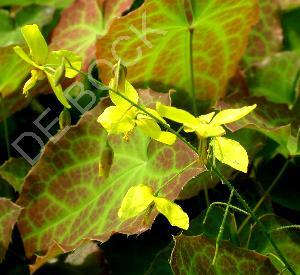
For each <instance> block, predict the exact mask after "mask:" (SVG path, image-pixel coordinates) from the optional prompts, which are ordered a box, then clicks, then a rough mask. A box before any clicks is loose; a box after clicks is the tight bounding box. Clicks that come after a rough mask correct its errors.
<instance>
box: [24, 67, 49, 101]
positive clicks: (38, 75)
mask: <svg viewBox="0 0 300 275" xmlns="http://www.w3.org/2000/svg"><path fill="white" fill-rule="evenodd" d="M44 78H45V74H44V73H43V72H42V71H37V70H32V71H31V77H30V78H29V79H28V80H27V81H26V83H25V84H24V87H23V94H25V96H27V95H28V91H29V90H30V89H32V88H33V87H34V86H35V84H36V82H37V81H38V80H42V79H44Z"/></svg>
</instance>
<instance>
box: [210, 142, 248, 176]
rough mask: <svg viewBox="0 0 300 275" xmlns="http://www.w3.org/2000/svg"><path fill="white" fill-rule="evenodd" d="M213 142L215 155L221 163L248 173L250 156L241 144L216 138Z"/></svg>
mask: <svg viewBox="0 0 300 275" xmlns="http://www.w3.org/2000/svg"><path fill="white" fill-rule="evenodd" d="M211 142H212V146H213V154H214V156H215V157H216V158H217V159H218V160H219V161H220V162H222V163H225V164H227V165H229V166H231V167H232V168H234V169H236V170H239V171H242V172H244V173H247V170H248V163H249V160H248V154H247V151H246V150H245V148H244V147H243V146H242V145H241V144H240V143H239V142H237V141H235V140H232V139H228V138H224V137H216V138H214V139H213V140H212V141H211Z"/></svg>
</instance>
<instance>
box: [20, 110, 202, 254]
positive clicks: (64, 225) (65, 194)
mask: <svg viewBox="0 0 300 275" xmlns="http://www.w3.org/2000/svg"><path fill="white" fill-rule="evenodd" d="M101 111H103V108H102V107H101V106H98V107H97V108H95V109H93V110H92V111H90V112H88V113H86V114H85V115H84V116H83V117H82V119H81V120H80V122H79V123H78V125H76V126H73V127H71V129H70V130H69V131H68V132H67V133H66V135H64V136H63V137H62V138H61V139H60V140H59V141H58V142H57V143H55V144H53V143H52V142H51V141H50V142H49V143H48V144H47V145H46V147H45V150H44V153H43V155H42V156H41V159H40V160H39V162H38V163H37V164H36V165H35V166H34V167H33V168H32V169H31V171H30V173H29V174H28V176H27V178H26V180H25V184H24V187H23V190H22V193H21V195H20V198H19V200H18V203H19V204H20V205H22V206H24V207H25V209H24V212H23V214H22V215H21V218H20V222H19V229H20V232H21V235H22V237H23V241H24V245H25V250H26V254H27V255H28V256H29V255H32V254H33V253H34V252H35V251H42V252H45V251H46V250H47V249H48V248H49V246H50V245H51V244H52V243H53V242H54V241H56V242H57V243H58V244H59V245H60V246H61V247H63V248H64V249H65V250H66V251H68V250H70V249H73V248H75V247H77V246H78V245H79V244H80V243H81V242H82V241H83V240H84V239H96V240H100V241H105V240H107V239H108V238H109V237H110V235H111V234H112V233H114V232H121V233H125V234H136V233H140V232H143V231H145V230H146V229H148V228H149V226H150V225H151V221H153V219H154V217H155V216H156V212H153V213H151V215H150V217H149V221H150V224H146V223H145V221H144V220H143V218H141V217H140V218H133V219H130V220H128V221H125V222H123V221H122V220H121V219H119V218H118V216H117V213H118V210H119V208H120V206H121V203H122V200H123V198H124V196H125V194H126V193H127V191H128V189H129V188H130V187H132V186H134V185H136V184H139V183H144V184H146V185H149V186H151V187H152V188H153V190H155V191H156V190H158V188H159V187H162V186H163V185H164V184H165V187H163V188H162V190H161V192H160V195H161V196H163V197H166V198H168V199H170V200H174V199H176V198H177V196H178V194H179V192H180V190H181V189H182V187H183V186H184V185H185V184H186V183H187V182H188V181H189V180H190V179H191V178H192V177H194V176H196V175H197V174H199V173H200V172H202V171H203V170H204V167H199V166H198V165H199V164H198V163H197V161H196V160H197V155H196V154H195V153H194V152H192V151H191V150H190V149H189V148H188V147H187V146H186V145H185V144H183V143H182V142H180V141H177V142H176V143H175V144H174V146H172V147H170V146H167V145H163V144H161V143H158V142H154V141H151V142H150V140H149V138H147V137H145V136H144V135H142V134H141V132H138V131H135V132H134V133H133V134H132V136H130V138H129V141H128V142H126V141H124V140H123V139H122V137H121V136H110V138H109V139H108V142H109V145H110V146H111V148H112V150H113V162H112V166H111V169H110V174H109V176H108V178H107V179H106V178H104V177H100V176H99V164H101V160H102V156H101V155H102V153H103V151H104V150H106V148H107V145H106V143H107V135H106V131H105V130H104V129H103V128H101V126H100V125H99V124H98V123H97V117H98V116H99V114H100V113H101Z"/></svg>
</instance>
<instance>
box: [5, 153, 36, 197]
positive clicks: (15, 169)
mask: <svg viewBox="0 0 300 275" xmlns="http://www.w3.org/2000/svg"><path fill="white" fill-rule="evenodd" d="M30 168H31V165H30V164H29V163H28V162H27V161H26V160H25V159H23V158H11V159H9V160H8V161H6V162H5V163H4V164H3V165H2V166H1V167H0V176H1V177H2V178H3V179H5V180H6V181H7V182H8V183H9V184H10V185H11V186H12V187H13V188H14V189H15V190H16V191H18V192H19V193H20V191H21V189H22V186H23V183H24V179H25V176H26V175H27V173H28V172H29V170H30Z"/></svg>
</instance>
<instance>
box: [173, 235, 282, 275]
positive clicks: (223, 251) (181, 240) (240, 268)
mask: <svg viewBox="0 0 300 275" xmlns="http://www.w3.org/2000/svg"><path fill="white" fill-rule="evenodd" d="M213 255H214V241H213V240H209V239H206V238H205V237H202V236H191V237H188V236H184V235H180V236H178V237H176V238H175V247H174V250H173V253H172V258H171V266H172V270H173V272H174V273H175V274H247V273H248V272H251V274H270V275H271V274H276V272H277V271H276V269H275V267H274V266H273V265H272V264H271V262H270V260H269V259H268V258H267V257H265V256H263V255H260V254H258V253H256V252H253V251H250V250H245V249H241V248H237V247H235V246H233V245H232V244H230V243H228V242H222V243H221V246H220V251H219V257H218V259H217V261H216V264H215V266H211V260H212V258H213ZM224 262H226V264H224Z"/></svg>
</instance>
